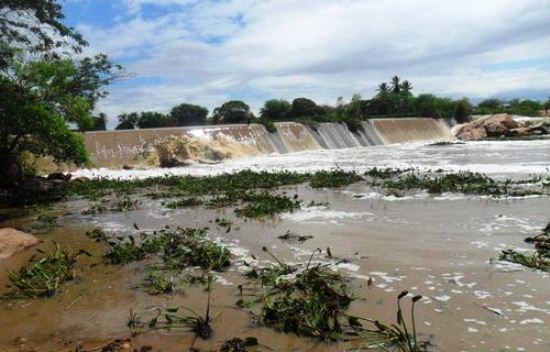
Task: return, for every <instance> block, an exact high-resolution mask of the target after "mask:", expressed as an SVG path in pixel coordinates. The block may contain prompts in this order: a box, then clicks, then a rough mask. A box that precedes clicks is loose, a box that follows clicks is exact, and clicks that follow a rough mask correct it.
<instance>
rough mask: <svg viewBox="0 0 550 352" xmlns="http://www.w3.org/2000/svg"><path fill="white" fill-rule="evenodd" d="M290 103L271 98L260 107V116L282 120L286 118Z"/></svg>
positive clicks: (290, 106)
mask: <svg viewBox="0 0 550 352" xmlns="http://www.w3.org/2000/svg"><path fill="white" fill-rule="evenodd" d="M291 108H292V105H290V103H289V102H288V101H286V100H282V99H271V100H268V101H266V102H265V103H264V106H263V108H261V109H260V116H261V117H262V118H264V119H268V120H273V121H283V120H286V119H287V118H288V114H289V112H290V109H291Z"/></svg>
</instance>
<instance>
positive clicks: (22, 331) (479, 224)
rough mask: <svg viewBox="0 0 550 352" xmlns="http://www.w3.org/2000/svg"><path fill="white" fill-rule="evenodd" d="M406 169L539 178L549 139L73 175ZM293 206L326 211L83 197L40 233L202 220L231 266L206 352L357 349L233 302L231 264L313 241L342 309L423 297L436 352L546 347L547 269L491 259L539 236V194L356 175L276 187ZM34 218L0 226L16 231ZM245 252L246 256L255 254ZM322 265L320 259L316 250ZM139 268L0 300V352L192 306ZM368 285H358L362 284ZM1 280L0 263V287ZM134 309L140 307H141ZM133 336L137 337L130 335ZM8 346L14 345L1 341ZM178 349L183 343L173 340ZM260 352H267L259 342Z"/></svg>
mask: <svg viewBox="0 0 550 352" xmlns="http://www.w3.org/2000/svg"><path fill="white" fill-rule="evenodd" d="M374 166H376V167H400V168H404V167H414V168H420V169H432V170H435V169H444V170H448V171H458V170H470V171H476V172H483V173H487V174H488V175H490V176H493V177H497V178H527V177H530V176H539V175H544V176H546V175H549V174H550V172H549V167H550V141H549V140H542V141H529V142H522V141H515V142H504V141H494V142H476V143H466V144H456V145H447V146H429V145H426V143H414V144H402V145H390V146H375V147H364V148H352V149H340V150H319V151H310V152H305V153H295V154H285V155H271V156H265V157H258V158H250V159H241V160H229V161H225V162H224V163H222V164H218V165H196V166H191V167H188V168H179V169H168V170H167V169H149V170H120V171H119V170H106V169H100V170H80V171H78V172H76V173H75V174H76V176H102V177H115V178H119V177H120V178H133V177H140V178H143V177H148V176H154V175H164V174H193V175H209V174H218V173H222V172H231V171H235V170H242V169H266V170H282V169H286V170H295V171H310V170H319V169H331V168H335V167H339V168H342V169H354V170H357V171H362V170H364V169H367V168H371V167H374ZM285 190H286V192H287V193H288V194H294V193H296V194H298V195H299V196H300V199H303V200H304V201H305V202H309V201H310V200H315V201H321V202H328V203H329V206H318V207H305V206H304V207H303V208H302V209H300V210H298V211H296V212H293V213H289V214H282V215H281V216H276V217H274V218H269V219H264V220H252V221H251V220H248V221H245V220H243V219H242V218H238V217H236V216H235V215H234V213H233V211H232V209H223V210H212V209H205V208H201V207H198V208H188V209H179V210H172V209H167V208H166V207H164V206H163V205H162V203H161V200H158V201H156V200H148V199H143V204H142V206H141V208H140V209H139V210H136V211H131V212H127V213H103V214H98V215H94V216H83V215H80V211H81V210H82V209H84V208H86V207H87V206H88V205H87V202H86V201H71V202H66V203H62V204H60V205H59V206H58V208H59V210H58V211H59V214H60V217H59V220H58V222H59V227H58V228H57V229H55V230H53V231H51V232H49V233H47V234H44V235H41V236H42V239H44V240H45V241H46V242H47V241H49V240H51V239H54V240H56V241H59V242H60V243H62V244H66V245H69V246H71V247H72V248H75V249H76V248H82V247H83V248H87V249H89V250H90V251H92V252H93V253H101V250H102V248H101V246H99V245H97V244H95V243H90V241H89V239H87V238H86V236H85V235H84V232H85V231H86V230H89V229H91V228H96V227H99V228H102V229H104V230H105V231H108V232H113V233H117V234H121V235H125V234H126V235H129V234H136V233H137V232H138V231H137V230H136V229H135V228H134V224H135V225H137V226H138V227H139V228H140V230H155V229H158V228H160V227H162V226H164V225H171V226H182V227H202V226H209V227H210V235H211V237H212V238H214V239H216V240H218V241H220V242H221V243H224V244H225V245H226V246H228V247H229V248H230V249H231V251H232V252H233V254H234V256H235V257H234V260H233V262H234V267H233V269H231V270H229V271H228V272H226V273H223V274H220V275H218V276H217V278H216V284H215V287H214V295H213V310H214V311H215V312H216V313H217V314H218V317H217V319H216V321H215V323H214V330H215V338H214V340H213V341H209V342H201V341H197V342H196V344H195V347H198V348H201V349H202V350H209V349H214V348H216V347H217V346H219V343H220V341H223V340H224V339H227V338H232V337H236V336H239V337H243V338H244V337H246V336H255V337H257V338H258V339H259V341H260V343H262V344H263V345H264V346H269V348H270V349H271V350H275V351H304V350H309V351H342V350H346V349H349V348H350V347H357V344H353V343H351V344H344V343H342V344H325V343H317V342H314V341H312V340H310V339H307V338H300V337H296V336H294V335H292V334H282V333H278V332H275V331H273V330H271V329H267V328H261V327H253V326H252V325H251V323H250V320H249V316H248V314H247V312H246V311H242V310H237V309H234V303H235V301H236V300H237V299H238V296H237V294H236V286H237V285H238V284H241V283H243V282H244V279H243V277H242V275H241V272H242V271H243V270H245V268H244V267H243V266H242V263H243V260H245V261H247V262H253V261H255V260H257V261H258V263H259V264H264V265H265V264H268V263H269V261H270V258H269V257H268V256H266V255H265V253H263V252H262V250H261V248H262V246H267V247H268V248H270V249H271V251H272V252H274V253H275V254H276V255H277V256H279V257H281V258H284V259H285V260H287V261H291V262H304V261H306V260H307V258H308V257H309V255H310V254H311V253H312V251H314V250H315V249H316V248H326V247H330V248H331V252H332V253H333V255H334V256H335V257H339V258H345V259H346V263H345V264H336V263H335V264H334V265H335V269H337V270H340V271H341V272H342V273H343V274H344V275H346V276H349V277H352V278H354V279H355V283H354V292H355V295H356V296H357V297H358V298H359V299H358V300H357V301H356V302H355V303H354V304H353V305H352V307H351V312H352V313H353V314H357V315H360V316H368V317H371V318H374V319H379V320H382V321H387V322H393V321H394V320H395V297H396V295H397V294H398V293H399V292H400V291H402V290H409V291H410V292H411V294H421V295H423V296H424V298H423V299H422V301H421V304H420V306H419V307H418V309H417V312H418V313H417V314H418V316H417V322H418V329H419V331H420V333H421V335H422V337H423V338H427V337H429V336H432V343H433V344H434V348H433V349H434V350H435V351H472V352H473V351H535V352H538V351H540V352H542V351H548V350H550V329H549V326H550V276H549V275H548V273H544V272H540V271H536V270H530V269H525V268H523V267H521V266H519V265H512V264H506V263H502V262H498V261H494V260H492V259H491V258H495V257H496V256H498V253H499V252H500V250H502V249H504V248H522V249H529V248H530V245H528V244H525V243H524V242H523V239H524V238H525V237H527V236H533V235H536V234H538V233H539V232H540V229H541V228H543V227H544V226H545V225H546V224H547V223H548V221H550V197H549V196H536V197H524V198H513V199H506V198H504V199H490V198H487V197H477V196H464V195H459V194H442V195H439V196H432V195H428V194H426V193H424V192H419V193H416V194H413V195H410V196H408V197H402V198H395V197H391V196H390V197H388V196H385V195H383V194H379V193H377V192H376V191H373V190H372V189H370V188H369V187H368V185H365V184H354V185H351V186H349V187H346V188H344V189H339V190H334V189H330V190H328V189H327V190H313V189H310V188H308V187H306V186H304V185H301V186H295V187H287V188H285ZM220 216H224V217H226V218H228V219H230V220H231V221H233V225H232V229H231V231H229V232H227V230H226V229H225V228H220V227H218V226H215V224H213V223H212V220H213V219H215V218H217V217H220ZM33 219H34V218H33V216H32V215H29V216H27V217H24V218H21V219H16V220H12V221H11V222H9V223H5V224H2V225H10V226H17V227H20V228H23V229H24V228H28V227H29V226H31V224H32V222H33ZM287 230H290V231H294V232H297V233H299V234H303V235H312V236H313V239H311V240H309V241H306V242H304V243H301V244H287V243H283V242H281V241H280V240H279V239H278V238H277V237H278V236H280V235H282V234H284V233H285V232H286V231H287ZM31 254H32V253H29V252H24V253H22V254H20V255H17V256H15V257H14V258H11V259H9V260H8V261H6V262H3V263H0V265H1V266H3V267H5V268H11V269H16V268H18V267H19V266H20V265H21V264H23V263H24V262H25V260H26V259H27V258H28V257H29V256H30V255H31ZM254 258H256V259H254ZM320 260H322V261H323V262H331V261H332V259H328V258H322V259H320ZM142 276H143V267H140V266H138V265H129V266H116V267H112V266H103V265H98V266H91V267H86V268H85V269H83V270H82V272H81V275H80V278H79V279H78V280H77V281H76V282H73V283H71V284H70V285H68V286H67V287H66V288H65V289H63V290H62V292H61V293H60V294H59V295H57V296H56V297H54V298H51V299H47V300H44V299H43V300H34V301H30V302H28V301H17V302H0V326H2V329H1V330H0V351H2V350H6V351H12V350H16V349H14V348H13V346H14V341H16V339H17V338H18V337H24V338H25V339H26V341H28V342H27V346H41V347H42V348H41V349H39V350H40V351H42V350H46V351H48V350H49V351H59V350H66V351H73V350H74V346H75V342H76V341H84V342H89V343H91V344H92V345H93V343H94V342H96V344H97V341H101V340H102V339H104V338H115V337H120V336H124V335H125V334H127V330H126V326H125V322H126V319H127V317H128V312H129V310H130V309H133V310H134V311H138V312H148V311H150V309H151V307H154V306H160V307H173V306H177V305H186V306H191V307H193V308H194V309H197V310H199V311H200V310H202V309H204V300H205V295H204V293H203V291H202V289H201V288H200V287H187V288H185V289H184V293H182V294H177V295H171V296H167V297H163V296H161V297H157V296H149V295H147V294H145V293H143V292H142V291H141V290H139V289H136V287H137V286H139V283H140V280H141V279H142ZM369 279H370V280H372V282H373V285H372V286H371V287H368V285H367V282H368V281H369ZM6 282H7V275H6V273H5V272H3V271H2V272H0V285H2V286H3V285H4V284H5V283H6ZM144 314H146V313H144ZM191 340H192V338H191V337H190V335H189V334H177V333H170V334H167V333H152V334H148V335H145V336H141V337H138V341H141V342H144V343H152V344H154V345H155V346H160V348H161V349H162V350H163V351H181V350H182V348H183V349H185V348H188V346H189V345H190V344H191ZM136 343H137V342H136ZM10 346H12V347H10ZM182 346H183V347H182ZM264 350H269V349H267V348H265V349H264Z"/></svg>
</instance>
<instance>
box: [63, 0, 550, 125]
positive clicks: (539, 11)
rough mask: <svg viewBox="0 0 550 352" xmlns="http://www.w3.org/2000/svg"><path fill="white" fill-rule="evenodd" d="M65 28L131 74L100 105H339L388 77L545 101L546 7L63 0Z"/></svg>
mask: <svg viewBox="0 0 550 352" xmlns="http://www.w3.org/2000/svg"><path fill="white" fill-rule="evenodd" d="M61 4H62V5H63V8H64V12H65V14H66V17H67V18H66V22H67V23H68V24H69V25H71V26H73V27H75V28H76V29H77V30H78V31H80V32H81V33H82V34H83V35H84V37H85V38H86V39H87V40H88V42H89V43H90V45H89V46H88V47H87V48H86V49H85V54H87V55H92V54H95V53H99V52H102V53H106V54H108V55H109V56H110V57H111V59H112V60H113V61H114V62H115V63H119V64H122V65H123V66H124V67H125V69H126V71H128V72H129V73H130V75H129V77H128V78H127V79H124V80H121V81H118V82H116V83H115V84H113V85H112V86H111V87H110V88H109V91H110V95H109V96H108V97H107V98H105V99H103V100H102V101H101V102H100V103H99V104H98V107H97V110H98V111H102V112H105V113H107V115H108V116H109V119H110V120H109V125H110V127H112V126H113V125H114V124H115V123H116V116H117V115H118V114H120V113H122V112H131V111H160V112H168V111H169V110H170V108H171V107H173V106H174V105H177V104H180V103H184V102H189V103H196V104H200V105H203V106H205V107H207V108H208V109H210V111H212V109H213V108H215V107H216V106H219V105H220V104H222V103H223V102H224V101H227V100H232V99H239V100H243V101H245V102H247V103H248V104H249V105H250V106H251V108H252V110H253V111H256V112H257V111H258V110H259V108H260V107H261V106H262V105H263V102H264V101H266V100H268V99H272V98H277V99H288V100H292V99H294V98H296V97H308V98H311V99H313V100H315V101H316V102H317V103H319V104H334V103H335V102H336V99H337V98H338V97H340V96H342V97H344V99H345V100H349V99H350V98H351V96H352V95H353V94H354V93H359V94H361V95H362V96H363V97H364V98H369V97H371V96H373V95H374V94H375V92H376V87H377V86H378V84H380V83H381V82H387V81H389V80H390V78H391V77H392V76H394V75H398V76H399V77H401V78H402V79H407V80H409V81H411V82H412V84H413V87H414V89H413V92H414V93H415V94H420V93H434V94H437V95H440V96H445V97H451V98H460V97H463V96H468V97H470V98H472V99H473V100H474V101H478V100H479V99H484V98H488V97H497V98H504V99H506V98H513V97H517V98H532V99H539V100H545V99H546V98H548V97H549V96H550V0H521V1H520V0H514V1H510V0H473V1H472V0H461V1H452V2H451V1H440V0H65V1H61Z"/></svg>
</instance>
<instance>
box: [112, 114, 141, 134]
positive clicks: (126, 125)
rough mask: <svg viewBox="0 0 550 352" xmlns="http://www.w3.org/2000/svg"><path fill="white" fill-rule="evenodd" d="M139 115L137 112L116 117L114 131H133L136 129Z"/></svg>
mask: <svg viewBox="0 0 550 352" xmlns="http://www.w3.org/2000/svg"><path fill="white" fill-rule="evenodd" d="M138 121H139V115H138V113H137V112H132V113H129V114H126V113H124V114H120V115H118V125H117V126H116V127H115V130H133V129H135V128H136V127H137V123H138Z"/></svg>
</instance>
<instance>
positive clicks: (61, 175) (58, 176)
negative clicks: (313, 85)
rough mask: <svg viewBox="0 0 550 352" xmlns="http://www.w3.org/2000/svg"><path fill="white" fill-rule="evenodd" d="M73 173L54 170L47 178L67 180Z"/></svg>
mask: <svg viewBox="0 0 550 352" xmlns="http://www.w3.org/2000/svg"><path fill="white" fill-rule="evenodd" d="M72 176H73V175H71V174H69V173H67V174H64V173H62V172H54V173H51V174H49V175H48V180H61V181H65V182H67V181H69V180H70V179H71V177H72Z"/></svg>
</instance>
